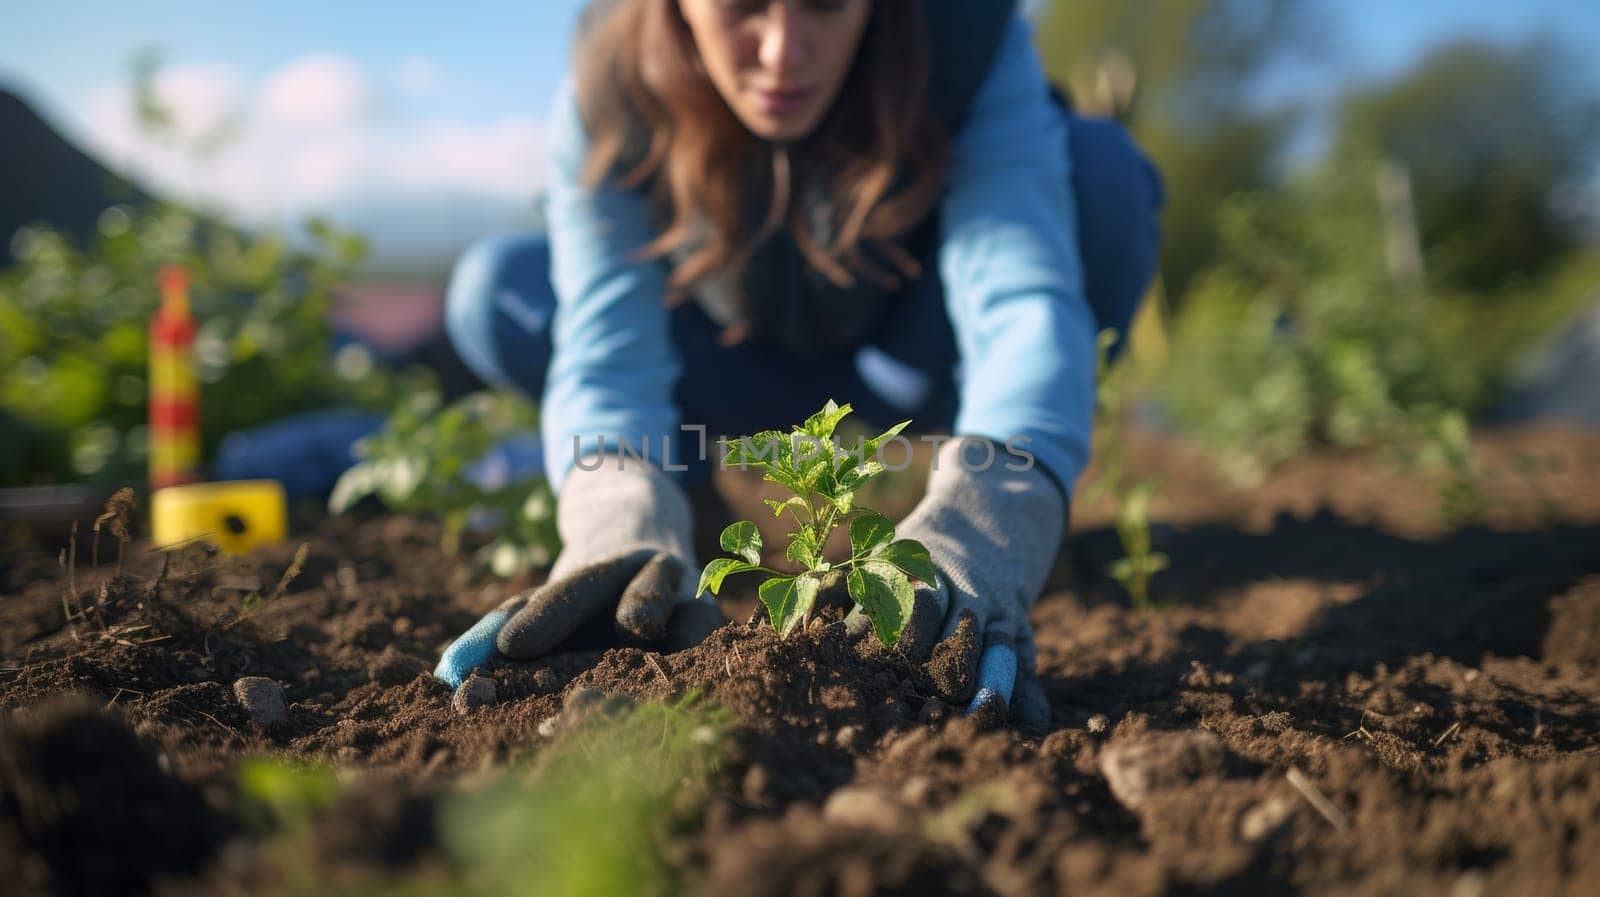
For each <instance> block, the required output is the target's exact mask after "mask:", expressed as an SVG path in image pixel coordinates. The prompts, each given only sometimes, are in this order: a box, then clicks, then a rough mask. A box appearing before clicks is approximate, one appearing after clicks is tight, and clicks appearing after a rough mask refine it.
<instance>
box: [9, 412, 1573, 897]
mask: <svg viewBox="0 0 1600 897" xmlns="http://www.w3.org/2000/svg"><path fill="white" fill-rule="evenodd" d="M1527 457H1535V458H1537V459H1539V462H1540V463H1539V465H1538V470H1539V472H1538V473H1536V474H1529V473H1527V472H1526V471H1528V470H1529V469H1530V468H1529V466H1528V465H1527V464H1526V463H1524V462H1522V461H1519V459H1525V458H1527ZM1479 460H1480V463H1482V464H1483V466H1484V467H1485V469H1486V471H1487V472H1488V476H1487V479H1486V487H1485V488H1486V490H1487V494H1488V497H1489V499H1490V501H1489V505H1488V508H1489V510H1488V512H1487V513H1486V515H1485V516H1484V518H1483V520H1482V521H1480V522H1478V523H1474V524H1472V525H1452V524H1447V523H1445V522H1442V521H1440V520H1439V519H1438V518H1437V515H1436V509H1437V507H1438V502H1437V500H1436V493H1437V488H1438V483H1437V482H1436V481H1430V480H1424V479H1415V480H1413V479H1410V478H1407V477H1404V476H1401V475H1398V474H1396V473H1393V472H1391V471H1389V470H1387V469H1386V468H1384V467H1382V466H1381V465H1379V464H1378V463H1377V462H1376V461H1374V460H1373V459H1372V458H1370V457H1366V456H1360V455H1319V456H1315V457H1311V458H1307V459H1303V460H1302V461H1299V462H1296V463H1295V464H1294V465H1292V466H1290V467H1289V468H1287V469H1285V470H1284V471H1282V472H1280V473H1279V474H1276V475H1274V476H1273V477H1272V478H1271V479H1269V481H1267V482H1265V483H1263V484H1261V485H1260V486H1258V487H1257V488H1255V489H1252V490H1249V491H1247V492H1243V493H1236V492H1232V491H1229V490H1228V489H1226V488H1224V487H1223V486H1222V484H1221V483H1220V482H1219V481H1217V480H1216V479H1215V477H1214V476H1212V475H1211V474H1210V473H1209V472H1208V470H1207V469H1206V468H1205V466H1204V465H1203V463H1202V462H1200V461H1199V459H1198V457H1197V456H1196V455H1194V454H1193V453H1192V452H1190V451H1189V450H1187V449H1185V448H1183V447H1182V446H1179V445H1176V444H1174V443H1171V442H1167V441H1161V440H1155V439H1148V440H1145V441H1143V442H1141V443H1140V444H1139V446H1138V451H1137V452H1136V454H1135V462H1136V465H1135V466H1136V467H1137V468H1139V469H1142V470H1148V471H1158V472H1160V473H1162V474H1163V475H1164V476H1165V477H1166V481H1167V486H1166V489H1165V490H1164V492H1163V495H1162V498H1161V500H1160V502H1159V503H1158V504H1157V506H1156V509H1155V510H1156V517H1157V518H1158V519H1159V520H1160V521H1162V523H1161V525H1160V526H1158V528H1157V532H1156V537H1157V542H1158V545H1157V547H1158V548H1159V549H1160V550H1162V551H1164V552H1166V553H1167V554H1169V555H1170V556H1171V558H1172V566H1171V568H1170V569H1169V570H1168V571H1167V572H1164V573H1162V574H1160V575H1159V576H1158V577H1157V579H1156V581H1155V585H1154V589H1155V597H1156V598H1157V599H1158V601H1161V602H1163V604H1164V605H1165V606H1164V608H1163V609H1162V610H1159V611H1155V612H1138V611H1134V610H1132V609H1131V608H1130V607H1129V606H1128V601H1127V597H1126V595H1124V594H1123V593H1122V592H1121V590H1120V588H1119V587H1118V586H1117V585H1116V584H1115V583H1114V582H1112V581H1110V580H1108V579H1106V578H1105V577H1104V576H1102V575H1100V574H1099V572H1098V571H1100V570H1102V569H1104V565H1105V563H1106V562H1107V561H1109V560H1110V559H1113V558H1115V557H1116V556H1117V553H1118V550H1117V546H1116V541H1115V536H1114V534H1113V533H1112V532H1111V531H1110V530H1109V529H1108V526H1107V524H1108V522H1109V517H1108V509H1107V508H1105V507H1103V506H1095V505H1088V504H1080V505H1079V506H1078V507H1075V508H1074V522H1073V534H1072V536H1071V538H1070V539H1069V541H1068V545H1067V548H1066V549H1065V550H1064V551H1063V552H1062V556H1061V558H1060V562H1059V564H1058V565H1057V570H1056V572H1055V574H1054V577H1053V579H1052V583H1051V586H1050V588H1049V589H1048V590H1047V594H1046V596H1045V597H1044V598H1043V599H1042V600H1041V601H1040V603H1039V605H1038V606H1037V607H1036V608H1035V610H1034V613H1033V622H1034V625H1035V627H1036V630H1037V632H1038V645H1039V671H1040V674H1041V676H1042V678H1043V681H1044V684H1045V687H1046V691H1047V693H1048V696H1049V699H1050V703H1051V708H1052V714H1053V721H1052V724H1051V726H1050V727H1049V729H1048V731H1045V732H1027V731H1018V730H1012V729H994V728H985V727H983V726H980V725H979V724H977V723H976V722H974V721H973V720H969V719H965V718H963V717H961V716H960V714H959V711H958V710H957V706H956V704H953V703H951V701H950V700H946V699H945V698H955V697H956V695H954V694H952V692H960V691H961V690H962V689H963V688H966V689H970V677H971V673H970V671H969V670H963V669H959V668H957V665H953V664H951V663H949V654H948V652H946V654H944V655H940V656H937V657H936V662H930V663H929V664H927V665H922V666H916V665H911V664H908V663H907V662H905V661H904V660H902V659H901V658H900V657H899V656H898V655H894V654H891V653H888V652H884V651H882V650H879V649H876V648H875V647H873V646H872V645H871V644H870V643H859V644H858V643H852V641H851V640H850V639H849V638H848V637H847V636H846V634H845V632H844V629H843V627H842V625H837V624H835V625H822V624H820V623H819V624H817V625H816V626H815V627H814V628H813V629H812V630H810V631H806V632H802V633H799V634H797V635H796V636H794V637H792V638H790V639H788V640H779V639H777V638H776V637H775V636H774V635H773V634H772V633H771V631H770V629H769V628H768V627H766V626H765V625H751V624H749V623H746V622H743V621H744V620H746V619H748V618H749V616H750V610H751V605H750V603H749V600H748V596H744V597H743V598H742V599H741V598H739V597H735V598H734V599H732V600H730V601H729V602H728V604H727V605H726V607H725V610H726V611H727V613H728V614H729V616H730V617H732V618H733V619H735V620H736V621H738V622H735V623H732V624H730V625H728V626H726V627H724V628H722V629H719V630H718V631H716V632H715V633H714V634H713V635H712V636H711V637H710V638H709V639H708V640H707V641H706V642H705V643H703V644H701V645H699V646H698V647H695V648H691V649H689V650H685V651H680V652H677V653H671V654H660V653H656V652H646V651H642V650H638V649H634V648H616V649H612V650H609V651H599V650H596V651H590V652H584V653H573V654H565V655H560V656H557V657H554V658H550V659H548V660H546V661H542V662H535V663H528V664H511V663H506V664H502V665H500V666H498V667H497V668H495V669H494V670H492V671H491V673H490V675H491V676H492V678H493V680H494V683H495V689H494V692H495V701H494V703H493V704H491V705H490V706H487V707H482V708H480V709H476V710H472V711H470V712H465V713H462V712H458V711H457V710H456V709H453V708H452V703H451V697H452V695H451V692H450V691H449V689H447V688H446V687H444V686H443V685H441V684H439V683H438V682H436V681H435V680H433V679H432V678H431V676H430V675H429V674H428V671H429V670H430V669H431V667H432V665H433V662H434V661H435V660H436V658H437V657H438V653H439V650H440V649H441V648H442V647H443V645H445V644H446V643H447V642H448V641H449V639H450V638H451V637H453V636H454V635H456V634H458V633H459V632H461V631H462V630H463V629H465V628H466V627H467V626H469V625H470V624H471V623H472V622H473V621H474V620H476V618H477V617H478V615H480V614H481V613H482V612H484V611H485V610H487V609H489V608H491V607H493V606H494V605H496V604H498V603H499V602H500V601H501V600H502V599H503V598H504V597H506V596H507V595H508V594H510V593H511V592H512V591H513V590H514V589H516V588H519V587H522V586H525V585H527V584H528V583H527V582H523V583H501V582H497V581H487V580H486V581H483V582H474V581H473V580H472V579H471V576H470V575H469V573H468V571H467V570H466V568H465V565H464V564H462V563H458V562H455V561H453V560H451V559H447V558H445V557H442V556H441V555H440V554H439V551H438V548H437V532H436V530H435V529H434V528H433V527H432V525H430V524H428V523H425V522H421V521H415V520H410V519H403V518H380V519H372V520H366V521H361V522H356V521H352V520H347V519H335V520H329V521H326V522H325V523H323V524H321V525H320V526H319V527H318V528H317V529H316V531H315V532H313V533H311V534H309V535H307V536H305V537H304V539H303V541H305V542H307V543H309V549H308V551H307V554H306V558H305V561H304V563H303V564H301V565H300V568H299V570H298V571H297V573H296V574H295V575H294V576H293V577H285V571H287V570H288V569H289V568H290V567H291V565H292V561H293V557H294V554H295V549H296V547H297V543H291V544H287V545H284V546H280V547H278V548H274V549H270V550H263V551H260V552H258V553H256V554H253V555H250V556H248V557H244V558H220V557H215V556H212V555H210V554H209V553H208V552H206V551H205V550H203V549H202V548H199V547H190V548H185V549H182V550H179V551H176V552H173V553H170V554H162V553H152V552H149V551H147V550H145V549H144V548H143V547H142V546H140V545H138V544H137V543H135V544H134V545H131V546H129V549H128V559H127V561H126V563H125V565H124V569H125V573H124V574H123V575H121V576H112V575H110V565H109V564H108V563H102V566H101V569H99V570H95V569H90V567H89V565H88V564H86V563H84V562H83V560H84V559H85V558H87V557H88V554H87V552H86V551H85V552H80V553H79V555H78V559H79V563H78V564H77V565H76V568H75V570H74V571H72V574H71V576H69V575H68V572H67V571H65V570H62V569H61V568H60V567H59V566H58V564H57V559H56V558H55V557H54V556H53V555H52V554H49V553H45V552H42V551H38V550H24V551H20V552H15V553H14V554H13V558H14V559H13V560H12V561H11V562H10V565H9V567H8V568H7V572H6V576H8V577H9V581H8V582H0V587H3V588H0V595H3V597H0V658H3V660H0V811H3V814H4V815H3V817H0V866H3V867H4V868H5V869H6V870H8V871H7V873H6V875H5V879H4V884H3V885H0V890H5V889H14V890H17V891H19V892H22V893H73V894H76V893H124V892H139V891H149V890H158V891H159V890H171V889H177V890H179V891H182V892H185V893H208V892H213V891H218V890H223V889H231V890H234V891H243V892H252V891H256V890H260V889H261V888H266V887H270V886H272V885H273V884H275V883H278V884H281V882H282V881H283V878H282V876H275V875H273V874H271V872H270V865H271V863H273V862H275V861H276V860H275V859H274V855H273V854H272V853H271V852H270V851H268V850H266V849H264V848H263V849H258V846H259V845H261V844H263V843H264V842H263V841H262V840H261V838H260V836H259V835H256V834H253V833H252V832H254V831H255V830H254V829H252V828H249V827H247V826H246V825H244V824H243V823H242V822H241V821H240V819H241V814H240V812H239V809H240V808H239V807H238V806H237V798H236V797H235V796H234V795H235V792H234V789H233V787H232V784H231V783H232V781H233V775H234V771H235V769H236V765H237V764H238V762H239V761H240V760H241V759H242V758H245V757H248V756H252V755H257V754H270V755H274V756H278V757H297V758H305V759H310V760H318V761H325V762H328V763H331V764H334V765H335V766H337V767H339V768H341V769H347V770H354V771H358V774H354V775H352V776H346V777H345V780H346V781H347V787H345V788H344V789H343V790H342V792H341V795H340V797H339V799H338V801H337V803H336V804H335V805H334V807H333V809H332V810H331V811H328V812H327V813H326V814H324V817H323V818H322V820H321V821H320V822H319V823H318V826H319V828H318V839H317V849H316V851H315V853H316V856H315V857H312V858H309V859H308V858H306V857H299V858H297V859H296V861H295V862H298V863H304V862H311V861H314V862H315V863H317V864H320V867H319V868H326V869H328V870H343V871H344V872H348V871H349V870H352V869H354V870H360V869H363V868H366V869H377V870H382V871H385V872H387V873H388V874H397V873H398V874H402V875H403V874H405V871H406V870H407V869H413V868H414V869H417V870H423V869H430V868H436V867H434V866H430V865H429V864H430V863H432V862H433V858H435V857H436V853H437V851H436V848H437V843H438V833H437V832H436V825H435V822H436V819H435V817H434V815H433V813H432V807H433V802H434V799H435V797H436V795H438V794H440V793H441V791H443V790H446V789H449V788H452V787H454V786H455V785H457V784H459V783H462V782H465V781H470V780H473V779H474V778H475V777H481V776H482V775H483V773H484V771H485V770H493V769H497V768H500V767H503V766H505V765H507V764H509V763H511V762H512V761H513V760H515V759H517V758H519V757H531V756H536V755H538V753H539V752H540V751H541V750H542V748H543V746H544V745H546V744H549V743H550V742H551V741H552V739H553V738H559V737H560V736H559V734H557V735H555V736H551V735H548V734H541V728H543V729H544V731H545V732H546V733H549V732H551V731H552V727H551V726H549V725H543V726H542V724H546V723H547V721H549V720H551V719H552V718H558V717H559V716H560V715H561V713H562V708H563V703H564V701H565V700H566V698H567V697H569V696H571V695H573V694H574V693H576V692H577V690H578V689H595V690H598V691H600V692H605V693H613V694H624V695H629V696H633V697H639V698H644V697H673V696H679V695H683V694H686V693H689V692H691V691H693V692H699V693H701V694H704V695H705V696H706V697H708V698H709V699H710V700H711V701H714V702H716V703H717V704H719V705H721V706H723V707H725V708H727V709H728V711H730V712H731V714H732V717H733V719H734V721H735V724H736V725H735V737H736V740H737V745H738V749H737V751H736V752H735V755H734V756H735V762H733V763H732V765H731V766H730V767H729V768H727V769H726V770H725V771H724V772H725V779H724V781H722V782H721V783H720V785H719V786H718V793H717V794H716V795H715V796H714V797H713V798H712V799H711V801H710V803H709V805H708V806H705V807H703V808H702V811H701V812H700V813H699V815H698V818H699V819H700V820H701V821H700V822H699V824H698V825H697V826H696V828H695V829H694V830H693V831H691V832H690V833H689V834H687V835H686V836H683V837H682V838H680V840H681V841H683V842H686V843H681V844H679V845H678V847H679V848H681V849H678V850H676V851H675V852H674V853H673V854H672V855H673V856H675V857H677V858H678V862H679V865H680V871H681V872H682V874H683V878H684V880H685V882H686V883H687V884H688V886H689V887H690V888H691V889H694V890H701V891H704V892H707V893H761V894H765V893H771V894H779V893H808V894H840V895H856V894H875V893H881V894H891V893H893V894H926V893H962V894H1002V895H1011V894H1052V893H1069V892H1070V893H1073V894H1107V895H1116V897H1132V895H1140V894H1194V893H1224V894H1231V893H1241V892H1245V893H1304V894H1398V893H1406V894H1448V895H1456V897H1468V895H1487V894H1494V893H1508V894H1574V895H1576V894H1588V893H1593V889H1594V887H1595V885H1594V882H1595V881H1596V880H1600V678H1597V673H1600V437H1597V436H1595V435H1586V434H1582V433H1570V432H1562V431H1555V430H1542V431H1536V430H1519V431H1515V432H1508V433H1501V434H1491V435H1489V436H1486V437H1484V438H1483V439H1482V441H1481V443H1480V446H1479ZM904 476H907V477H912V476H916V474H913V473H907V474H905V475H904ZM719 486H720V487H722V488H723V491H724V493H725V495H726V497H727V500H728V502H729V504H730V505H731V506H732V508H733V512H734V513H735V514H737V515H740V516H743V517H745V518H747V519H757V520H759V519H763V518H762V517H761V516H760V514H759V513H758V512H759V511H760V508H761V506H760V505H759V504H757V503H756V502H757V499H758V498H759V497H761V496H760V495H759V494H757V490H754V489H751V488H750V487H749V484H748V483H747V482H746V481H743V480H735V479H733V478H731V477H728V478H724V479H723V480H720V481H719ZM914 499H915V496H907V495H892V494H887V493H886V494H885V495H883V496H881V500H880V501H878V502H877V503H876V504H874V507H880V508H881V509H883V510H885V511H888V512H891V513H898V512H901V511H903V510H904V509H905V506H906V504H907V503H908V502H910V501H913V500H914ZM752 508H754V509H755V510H751V509H752ZM768 516H770V515H768ZM772 541H773V540H770V539H769V544H770V543H771V542H772ZM101 548H102V550H101V554H102V556H103V557H109V556H112V555H114V553H115V552H114V550H112V549H111V548H110V546H109V545H103V546H102V547H101ZM703 559H704V558H703ZM730 584H731V581H730ZM252 594H255V595H260V596H270V597H269V598H268V600H265V601H261V602H259V603H258V602H254V601H252V602H247V601H246V600H245V598H246V596H248V595H252ZM64 595H65V596H67V598H68V600H69V601H70V603H71V604H72V608H73V611H74V613H75V614H76V613H77V610H78V608H80V607H81V608H83V609H84V610H83V612H82V614H81V616H78V617H77V618H76V619H75V622H74V624H73V625H71V626H65V625H64V621H65V612H64V610H63V596H64ZM247 606H254V607H255V608H256V609H255V610H254V611H253V612H251V613H249V614H247V615H244V616H242V617H241V609H243V608H245V607H247ZM244 676H264V677H268V678H270V679H273V680H275V681H277V682H278V683H280V684H281V685H282V687H283V689H284V694H285V699H286V701H287V705H288V718H287V720H286V721H284V722H282V723H278V724H274V725H270V726H267V727H262V726H259V725H257V724H256V723H254V722H252V721H251V717H250V715H249V714H248V713H247V712H246V710H245V709H244V708H243V707H241V706H240V704H239V702H238V700H237V699H236V698H235V696H234V691H233V683H234V682H235V681H236V680H237V679H239V678H241V677H244ZM963 677H966V678H965V680H964V679H963ZM584 694H587V692H585V693H584ZM941 694H944V695H945V698H940V697H939V695H941ZM13 869H15V870H18V872H17V873H15V874H13V873H11V872H10V871H9V870H13ZM264 870H265V871H264ZM418 874H422V873H421V872H420V871H419V873H418ZM530 887H531V888H532V889H533V891H534V892H537V891H538V888H537V887H536V883H530Z"/></svg>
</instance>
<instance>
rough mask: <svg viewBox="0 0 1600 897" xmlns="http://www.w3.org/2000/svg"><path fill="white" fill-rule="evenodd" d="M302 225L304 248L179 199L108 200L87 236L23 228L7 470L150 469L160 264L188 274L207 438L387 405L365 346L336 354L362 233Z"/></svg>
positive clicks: (3, 358) (4, 361) (2, 294)
mask: <svg viewBox="0 0 1600 897" xmlns="http://www.w3.org/2000/svg"><path fill="white" fill-rule="evenodd" d="M308 231H309V234H310V236H311V238H312V241H313V245H312V247H311V248H310V249H309V250H305V251H301V250H295V249H291V248H290V247H289V245H288V244H287V243H286V242H285V241H284V240H283V239H282V238H280V237H276V236H246V235H243V234H241V233H239V232H238V231H235V230H233V229H232V228H229V227H227V226H225V225H223V224H222V223H220V222H217V221H215V220H212V219H209V218H205V217H202V216H200V215H198V214H196V213H194V212H192V211H189V210H186V209H183V208H179V207H176V206H154V207H151V208H148V209H145V210H136V209H133V208H129V207H124V206H113V207H111V208H109V209H107V210H106V211H105V212H104V213H103V214H102V215H101V218H100V224H99V232H98V234H97V235H96V236H95V237H94V239H93V240H92V242H91V243H90V245H89V246H88V248H86V249H80V248H78V247H77V246H75V245H74V244H73V242H72V241H71V240H70V239H69V238H68V237H67V236H65V235H64V234H62V233H59V232H57V231H53V230H50V229H44V228H30V229H25V230H23V231H22V232H20V233H19V234H18V235H17V237H16V239H15V240H14V244H13V245H14V246H15V249H16V254H17V262H16V264H14V265H13V266H12V267H10V268H8V269H6V270H4V271H0V430H8V431H13V432H10V433H8V434H7V438H6V440H5V441H6V443H7V447H6V450H5V451H3V452H0V464H3V466H0V484H7V485H12V484H28V483H31V482H35V481H39V480H41V479H42V480H46V481H63V480H73V479H84V478H90V479H100V480H109V481H118V480H122V481H126V480H132V479H137V478H139V477H140V476H141V475H142V473H143V466H144V463H145V442H146V420H147V411H146V403H147V394H148V385H147V382H146V377H147V357H148V332H149V329H148V328H149V318H150V315H151V314H152V313H153V312H154V311H155V309H156V307H157V306H158V305H159V303H160V295H159V291H158V288H157V285H156V274H157V272H158V271H159V270H160V268H161V267H162V266H164V265H167V264H180V265H183V266H184V267H185V268H187V269H188V271H189V274H190V278H191V280H192V289H191V295H190V300H191V306H192V308H193V310H194V314H195V317H196V319H197V321H198V323H199V326H200V329H199V334H198V336H197V338H196V343H195V354H196V363H197V368H198V374H199V378H200V381H201V393H202V394H201V403H202V411H201V427H202V440H203V445H204V448H205V449H206V450H207V451H209V450H210V449H211V448H213V447H214V446H215V445H216V443H217V442H218V441H219V440H220V439H221V438H222V436H223V435H224V434H226V433H228V432H230V431H233V430H238V429H241V428H246V427H251V426H255V425H259V424H262V423H265V422H267V421H270V420H273V419H275V418H278V417H282V416H284V415H287V414H292V413H295V412H299V411H306V410H310V409H314V408H319V407H327V406H329V405H334V404H351V403H353V404H360V405H365V406H369V407H374V406H375V407H382V406H386V405H388V404H389V403H390V402H391V401H392V396H393V395H394V394H395V393H396V391H397V383H396V378H395V377H394V376H393V375H391V374H389V373H386V372H385V371H383V370H382V369H380V368H378V367H376V366H375V365H373V364H372V360H371V358H370V356H368V355H366V354H364V353H365V350H364V349H361V348H360V347H353V348H348V349H345V350H343V351H342V352H341V353H340V355H339V356H338V357H337V358H336V357H335V356H334V353H333V347H332V339H333V333H332V329H331V327H330V325H329V323H328V318H327V316H328V308H329V303H330V301H331V290H332V288H333V287H334V285H335V284H337V283H339V282H340V281H341V280H343V279H345V278H346V277H347V276H348V275H349V272H350V270H351V269H352V266H353V265H354V264H355V263H356V262H358V261H359V260H360V259H361V258H362V257H363V255H364V254H365V251H366V250H365V245H364V243H363V242H362V240H361V239H360V238H359V237H355V236H352V235H349V234H344V233H341V232H338V231H335V230H334V229H333V228H332V227H330V226H329V225H327V224H326V223H324V222H319V221H312V222H310V223H309V224H308ZM330 360H331V363H330Z"/></svg>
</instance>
